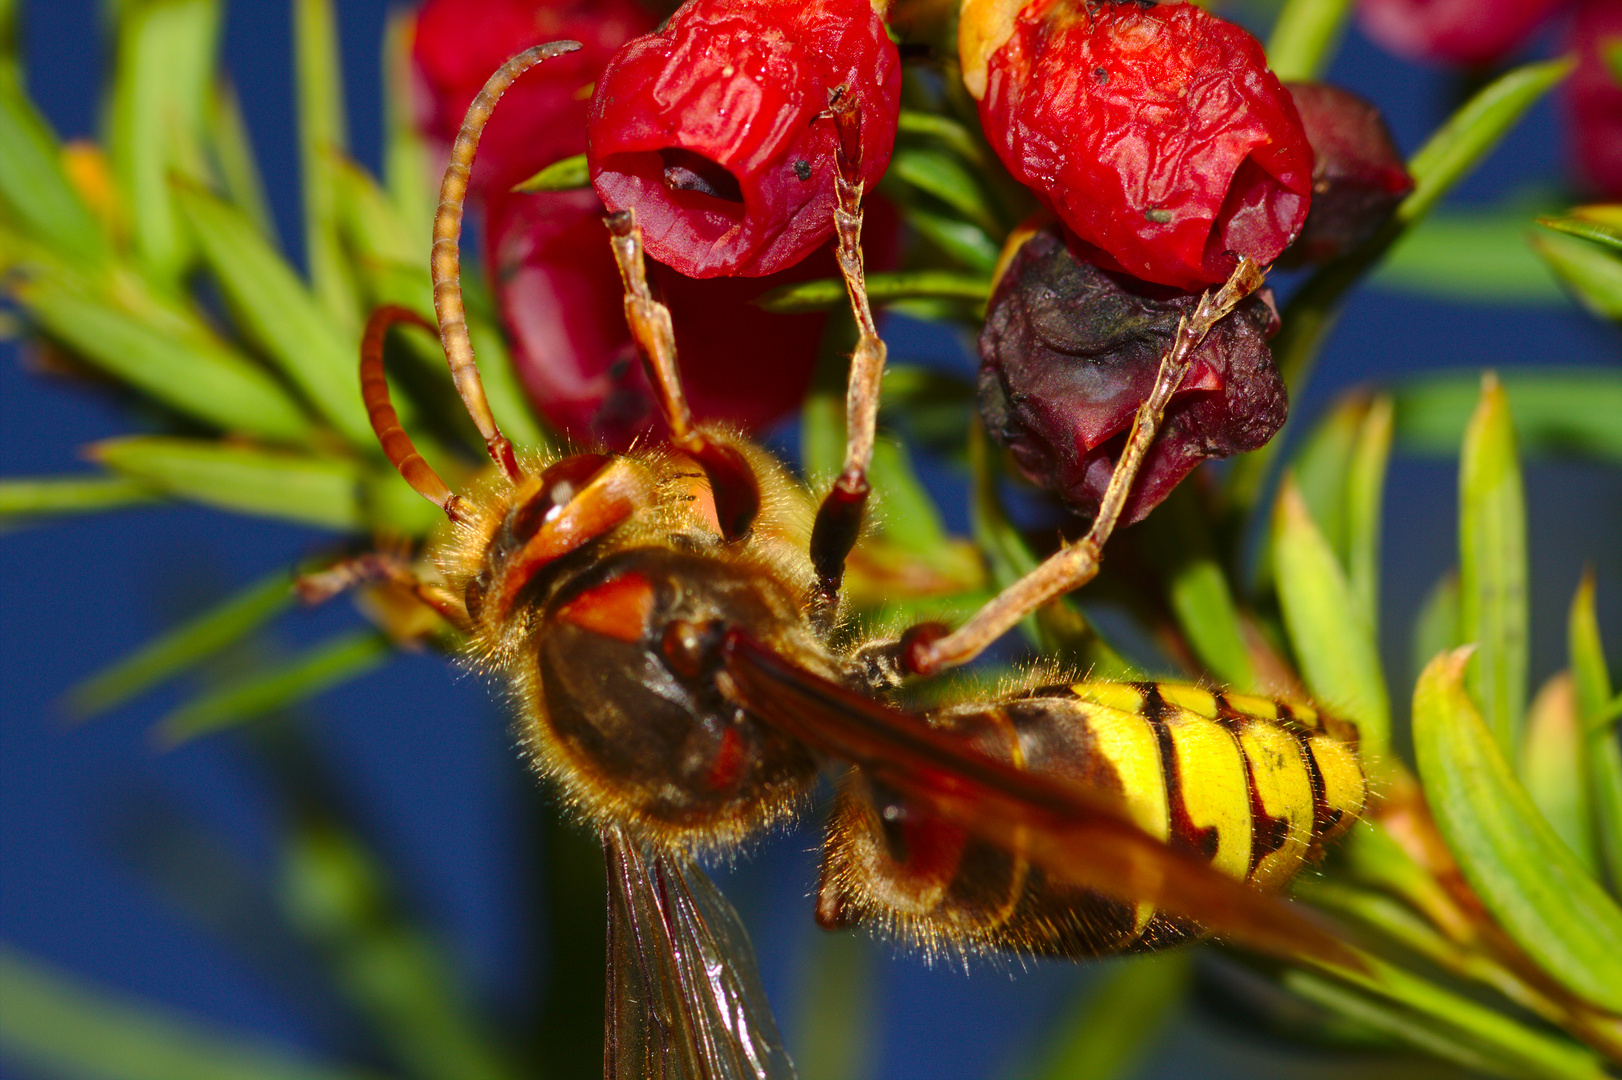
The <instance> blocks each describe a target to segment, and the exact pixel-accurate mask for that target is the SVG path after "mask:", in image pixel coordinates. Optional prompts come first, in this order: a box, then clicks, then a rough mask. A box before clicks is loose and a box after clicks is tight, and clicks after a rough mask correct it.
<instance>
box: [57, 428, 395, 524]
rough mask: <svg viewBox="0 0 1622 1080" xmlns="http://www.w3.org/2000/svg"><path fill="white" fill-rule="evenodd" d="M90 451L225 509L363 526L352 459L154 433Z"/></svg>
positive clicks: (114, 465)
mask: <svg viewBox="0 0 1622 1080" xmlns="http://www.w3.org/2000/svg"><path fill="white" fill-rule="evenodd" d="M89 453H90V456H91V457H92V458H94V459H95V460H97V461H99V462H101V463H102V464H104V465H106V466H107V467H108V468H110V469H113V470H116V471H117V472H121V473H123V474H125V475H126V476H132V477H135V478H136V479H138V480H143V481H145V482H147V483H149V484H151V485H152V486H153V487H155V488H157V489H159V490H160V491H164V492H167V493H168V494H170V495H174V496H175V497H177V498H181V499H189V500H191V501H193V502H200V503H203V504H205V505H208V506H216V507H219V508H220V509H222V510H235V511H238V512H240V513H244V514H256V515H259V516H262V517H274V518H282V519H284V520H287V521H296V522H302V523H304V524H307V525H315V526H319V527H322V528H327V529H338V530H343V531H353V530H356V529H359V528H360V527H361V526H362V524H363V523H364V522H363V520H362V517H361V514H360V505H359V502H358V500H357V497H356V484H357V482H358V481H359V479H360V476H359V473H358V471H357V469H356V466H355V465H354V464H353V463H352V462H347V461H340V460H336V459H332V458H314V457H306V456H302V455H298V454H288V453H277V452H272V451H269V450H259V449H255V448H252V447H246V446H230V445H225V444H222V443H217V442H213V441H211V440H207V439H176V438H167V437H162V436H148V435H136V436H130V437H128V438H122V439H108V440H106V441H104V442H99V443H95V444H93V445H91V446H90V448H89Z"/></svg>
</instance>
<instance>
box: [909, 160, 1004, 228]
mask: <svg viewBox="0 0 1622 1080" xmlns="http://www.w3.org/2000/svg"><path fill="white" fill-rule="evenodd" d="M885 176H886V178H889V177H894V178H895V179H896V180H899V181H902V182H904V183H907V184H911V185H912V186H913V187H914V188H916V189H918V190H919V191H922V192H923V193H924V194H926V195H931V196H933V197H935V198H936V199H939V200H940V201H941V202H942V203H944V204H945V205H947V206H949V207H951V208H952V209H953V210H956V211H957V212H958V213H959V214H961V215H963V217H964V218H965V219H966V220H968V221H971V222H973V223H974V224H975V225H978V226H979V227H980V228H981V229H983V230H984V231H985V232H986V233H987V234H988V235H990V236H993V237H995V236H997V235H999V234H1001V232H1002V231H1003V228H1002V224H1001V222H1000V221H999V220H998V216H997V211H996V210H995V209H994V208H993V206H992V204H991V201H990V199H989V198H988V196H987V194H986V190H985V188H984V187H982V186H981V184H980V180H979V178H978V176H976V174H975V172H974V171H973V170H971V169H970V168H969V167H968V166H967V165H965V164H964V163H963V161H962V160H961V159H960V158H959V157H958V156H957V155H956V154H954V153H952V152H950V151H947V150H939V149H933V148H924V147H906V146H898V147H896V150H895V153H894V155H893V156H891V158H890V167H889V170H888V172H886V173H885Z"/></svg>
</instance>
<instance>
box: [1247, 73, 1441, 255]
mask: <svg viewBox="0 0 1622 1080" xmlns="http://www.w3.org/2000/svg"><path fill="white" fill-rule="evenodd" d="M1284 85H1285V86H1286V87H1287V88H1288V89H1289V91H1290V96H1291V97H1292V98H1294V99H1295V107H1296V111H1298V112H1299V113H1300V114H1301V126H1302V127H1303V128H1305V129H1306V133H1307V142H1308V143H1310V144H1311V145H1312V159H1313V160H1312V209H1311V210H1310V211H1309V212H1308V213H1307V222H1306V224H1305V225H1304V226H1303V227H1302V229H1301V235H1300V236H1299V237H1297V238H1296V241H1295V243H1294V244H1291V245H1290V248H1289V250H1288V251H1286V252H1285V253H1284V257H1283V258H1282V259H1280V260H1279V261H1280V263H1281V264H1282V265H1287V266H1291V265H1300V264H1302V263H1323V262H1328V261H1329V260H1331V259H1334V258H1337V257H1339V256H1341V255H1344V254H1345V253H1346V252H1348V251H1350V250H1352V249H1353V248H1355V247H1357V246H1358V245H1359V244H1361V243H1363V241H1365V240H1367V239H1368V238H1369V237H1370V236H1373V235H1374V233H1375V232H1376V231H1377V230H1378V229H1379V228H1380V226H1382V225H1384V224H1385V223H1386V221H1387V220H1388V219H1389V218H1390V217H1391V213H1392V211H1394V210H1396V208H1397V204H1399V203H1401V202H1402V200H1403V197H1404V196H1406V195H1407V194H1408V193H1409V192H1410V191H1412V190H1413V189H1414V180H1413V177H1411V176H1409V175H1408V168H1407V166H1406V165H1404V164H1403V160H1402V155H1401V154H1399V153H1398V152H1397V147H1396V144H1395V143H1393V142H1392V141H1391V132H1390V130H1389V129H1388V128H1387V127H1386V126H1385V120H1384V119H1382V118H1381V116H1380V110H1379V109H1377V108H1376V107H1375V106H1374V105H1373V104H1372V103H1371V102H1368V101H1365V100H1364V99H1363V98H1360V97H1358V96H1357V95H1356V94H1354V93H1352V92H1351V91H1350V90H1342V89H1341V88H1340V87H1338V86H1329V85H1327V84H1325V83H1285V84H1284Z"/></svg>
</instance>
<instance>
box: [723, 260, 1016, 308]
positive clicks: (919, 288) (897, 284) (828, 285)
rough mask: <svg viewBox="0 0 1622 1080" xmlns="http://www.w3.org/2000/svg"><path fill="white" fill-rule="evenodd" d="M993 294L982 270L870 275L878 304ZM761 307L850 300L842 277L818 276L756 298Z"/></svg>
mask: <svg viewBox="0 0 1622 1080" xmlns="http://www.w3.org/2000/svg"><path fill="white" fill-rule="evenodd" d="M990 295H991V280H990V279H989V278H986V277H983V276H981V275H979V274H962V273H956V272H954V271H951V270H901V271H896V272H894V273H882V274H869V275H867V298H868V300H869V301H871V302H872V304H873V305H874V306H875V307H877V306H879V305H881V304H887V303H892V302H894V301H896V300H906V299H911V298H915V297H949V298H953V299H964V300H975V301H978V302H980V303H985V301H986V298H987V297H988V296H990ZM753 302H754V304H755V305H756V306H757V307H761V308H764V309H766V310H767V311H770V312H773V313H775V314H780V315H786V314H793V313H795V312H800V311H822V310H824V309H827V308H831V307H838V306H840V305H841V304H844V303H846V293H845V282H844V280H843V279H842V278H818V279H817V280H815V281H801V282H796V283H795V284H792V285H779V286H778V287H777V288H775V289H771V290H770V291H768V292H764V293H762V294H761V295H760V296H758V297H756V298H755V300H754V301H753Z"/></svg>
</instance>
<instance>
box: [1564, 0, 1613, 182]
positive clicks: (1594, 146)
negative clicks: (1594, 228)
mask: <svg viewBox="0 0 1622 1080" xmlns="http://www.w3.org/2000/svg"><path fill="white" fill-rule="evenodd" d="M1569 40H1570V42H1571V49H1572V51H1573V52H1575V53H1576V54H1577V69H1576V70H1575V71H1573V72H1572V73H1571V78H1570V79H1569V80H1568V81H1567V82H1566V102H1567V107H1568V108H1569V109H1570V112H1571V126H1572V140H1573V148H1574V150H1575V153H1576V158H1577V172H1578V174H1579V175H1580V176H1581V177H1582V178H1583V180H1584V181H1586V182H1587V184H1588V185H1589V186H1590V187H1591V188H1593V189H1594V190H1596V191H1597V192H1598V193H1599V194H1601V195H1604V196H1606V197H1608V198H1611V199H1622V81H1619V79H1618V76H1617V74H1616V72H1615V71H1614V69H1612V68H1611V67H1610V66H1609V65H1608V64H1607V63H1606V61H1605V57H1604V56H1603V55H1602V54H1601V49H1603V48H1604V47H1605V46H1606V45H1610V46H1611V47H1612V48H1614V47H1616V45H1617V44H1618V43H1622V3H1619V2H1618V0H1582V2H1581V3H1580V4H1579V5H1578V7H1577V17H1576V18H1575V19H1573V20H1572V24H1571V34H1570V38H1569Z"/></svg>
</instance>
